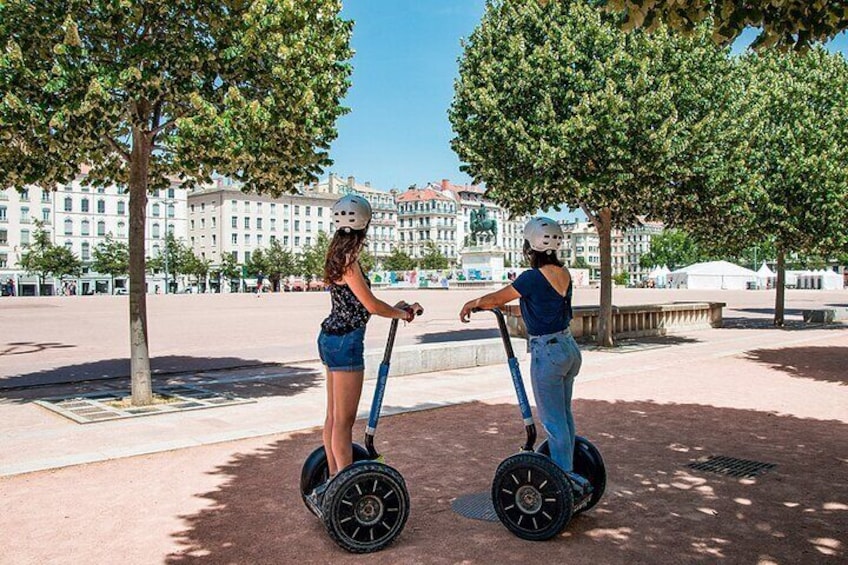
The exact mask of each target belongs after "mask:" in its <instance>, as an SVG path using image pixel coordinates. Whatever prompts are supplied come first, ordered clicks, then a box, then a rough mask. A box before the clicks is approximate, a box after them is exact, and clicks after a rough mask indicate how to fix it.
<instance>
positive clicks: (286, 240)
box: [283, 235, 289, 247]
mask: <svg viewBox="0 0 848 565" xmlns="http://www.w3.org/2000/svg"><path fill="white" fill-rule="evenodd" d="M283 245H285V246H286V247H288V246H289V236H287V235H284V236H283Z"/></svg>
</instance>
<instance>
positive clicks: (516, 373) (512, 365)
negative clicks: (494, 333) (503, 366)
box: [471, 308, 536, 451]
mask: <svg viewBox="0 0 848 565" xmlns="http://www.w3.org/2000/svg"><path fill="white" fill-rule="evenodd" d="M483 311H489V312H492V313H493V314H494V315H495V317H496V318H497V319H498V329H500V331H501V340H502V341H503V344H504V349H505V350H506V357H507V359H506V360H507V364H508V365H509V373H510V375H511V376H512V386H513V388H515V395H516V396H517V397H518V407H519V408H520V409H521V418H522V419H523V420H524V431H525V433H526V434H527V442H526V443H525V444H524V447H523V448H522V449H523V450H524V451H533V446H534V445H535V443H536V424H535V423H534V422H533V411H532V410H531V409H530V401H529V400H528V399H527V391H526V390H525V389H524V381H523V380H522V379H521V369H520V368H519V366H518V359H517V358H516V357H515V351H514V350H513V349H512V340H511V339H510V337H509V330H508V329H507V327H506V319H505V318H504V315H503V312H501V309H500V308H491V309H489V308H472V310H471V312H483Z"/></svg>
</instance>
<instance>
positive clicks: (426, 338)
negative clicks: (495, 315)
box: [415, 328, 501, 343]
mask: <svg viewBox="0 0 848 565" xmlns="http://www.w3.org/2000/svg"><path fill="white" fill-rule="evenodd" d="M499 337H501V333H500V332H499V331H498V330H497V329H495V328H479V329H467V330H453V331H449V332H431V333H426V334H420V335H417V336H415V339H416V340H417V341H418V343H442V342H454V341H471V340H474V339H494V338H499Z"/></svg>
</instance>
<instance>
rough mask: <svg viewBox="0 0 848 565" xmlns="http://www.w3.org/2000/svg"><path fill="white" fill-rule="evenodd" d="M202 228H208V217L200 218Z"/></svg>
mask: <svg viewBox="0 0 848 565" xmlns="http://www.w3.org/2000/svg"><path fill="white" fill-rule="evenodd" d="M200 229H206V218H200Z"/></svg>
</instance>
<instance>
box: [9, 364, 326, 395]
mask: <svg viewBox="0 0 848 565" xmlns="http://www.w3.org/2000/svg"><path fill="white" fill-rule="evenodd" d="M150 362H151V370H152V375H151V377H152V380H153V386H154V388H155V387H157V386H165V385H176V384H185V385H191V386H197V387H200V388H204V389H207V390H210V391H213V392H226V393H230V394H235V395H236V396H240V397H242V398H260V397H269V396H294V395H297V394H299V393H301V392H303V391H305V390H307V389H309V388H312V387H314V386H319V385H320V384H321V382H322V381H323V379H324V374H323V373H322V372H318V371H316V370H315V368H314V367H306V366H296V365H273V364H268V363H264V362H260V361H258V360H256V359H242V358H238V357H190V356H182V355H170V356H162V357H155V358H151V360H150ZM225 369H227V370H226V371H225ZM129 372H130V363H129V360H128V359H103V360H100V361H92V362H90V363H81V364H77V365H68V366H65V367H57V368H55V369H48V370H45V371H39V372H37V373H27V374H22V375H16V376H12V377H4V378H2V379H0V399H4V400H12V401H17V402H28V401H31V400H36V399H39V398H48V397H56V396H66V395H67V396H72V395H79V394H85V393H89V392H95V391H104V390H105V391H110V390H129V388H130V378H129V376H128V375H129Z"/></svg>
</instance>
